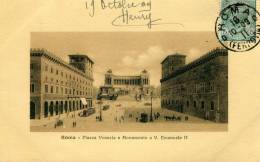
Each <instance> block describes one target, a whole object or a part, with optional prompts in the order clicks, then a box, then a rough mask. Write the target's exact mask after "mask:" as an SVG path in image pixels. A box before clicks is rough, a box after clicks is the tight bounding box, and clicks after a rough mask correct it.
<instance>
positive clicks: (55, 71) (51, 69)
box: [45, 65, 92, 84]
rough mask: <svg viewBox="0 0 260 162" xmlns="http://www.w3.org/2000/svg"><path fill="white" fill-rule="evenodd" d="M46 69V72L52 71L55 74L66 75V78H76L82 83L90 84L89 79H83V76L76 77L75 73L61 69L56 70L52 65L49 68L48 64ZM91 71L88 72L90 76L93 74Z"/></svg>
mask: <svg viewBox="0 0 260 162" xmlns="http://www.w3.org/2000/svg"><path fill="white" fill-rule="evenodd" d="M49 69H50V70H49ZM45 71H46V72H48V71H49V72H50V73H53V74H56V75H60V76H61V77H65V78H66V79H71V80H74V81H77V82H80V83H86V84H88V83H87V81H84V79H81V78H79V77H76V76H75V75H71V74H68V73H66V72H63V71H62V70H59V69H56V70H54V68H53V67H50V68H49V66H48V65H45ZM91 73H92V71H91ZM91 73H88V75H89V76H90V75H91V76H92V74H91Z"/></svg>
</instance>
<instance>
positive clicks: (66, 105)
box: [65, 101, 68, 113]
mask: <svg viewBox="0 0 260 162" xmlns="http://www.w3.org/2000/svg"><path fill="white" fill-rule="evenodd" d="M65 112H66V113H67V112H68V101H65Z"/></svg>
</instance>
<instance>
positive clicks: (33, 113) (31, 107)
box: [30, 101, 36, 119]
mask: <svg viewBox="0 0 260 162" xmlns="http://www.w3.org/2000/svg"><path fill="white" fill-rule="evenodd" d="M35 113H36V107H35V103H34V102H32V101H31V102H30V119H35Z"/></svg>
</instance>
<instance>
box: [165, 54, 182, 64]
mask: <svg viewBox="0 0 260 162" xmlns="http://www.w3.org/2000/svg"><path fill="white" fill-rule="evenodd" d="M172 56H179V57H186V55H182V54H179V53H175V54H173V55H168V56H167V57H166V58H165V59H163V61H162V62H161V64H163V63H164V62H165V61H166V60H167V59H168V58H169V57H172Z"/></svg>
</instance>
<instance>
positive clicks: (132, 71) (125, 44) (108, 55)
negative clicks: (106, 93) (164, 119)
mask: <svg viewBox="0 0 260 162" xmlns="http://www.w3.org/2000/svg"><path fill="white" fill-rule="evenodd" d="M220 46H221V45H220V44H219V42H218V40H217V38H216V36H215V33H214V32H33V33H31V48H45V49H47V50H48V51H49V52H51V53H53V54H55V55H56V56H58V57H60V58H61V59H63V60H64V61H66V62H68V55H70V54H75V53H80V54H85V55H88V56H89V57H90V58H91V59H92V60H93V61H94V72H93V73H94V74H93V75H94V86H97V87H98V86H101V85H103V84H104V74H105V73H106V71H107V70H108V69H111V70H112V71H113V73H114V74H115V75H128V76H129V75H139V74H140V73H141V71H142V70H144V69H146V70H147V71H148V72H149V74H150V82H151V85H154V86H158V85H160V79H161V62H162V60H163V59H164V58H165V57H167V56H168V55H170V54H174V53H180V54H184V55H186V63H189V62H191V61H193V60H195V59H197V58H199V57H200V56H202V55H204V54H206V53H207V52H208V51H210V50H212V49H214V48H216V47H220Z"/></svg>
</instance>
